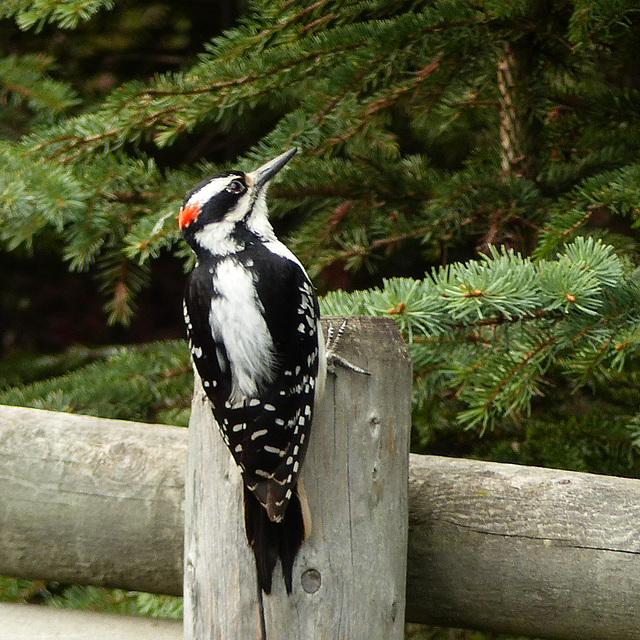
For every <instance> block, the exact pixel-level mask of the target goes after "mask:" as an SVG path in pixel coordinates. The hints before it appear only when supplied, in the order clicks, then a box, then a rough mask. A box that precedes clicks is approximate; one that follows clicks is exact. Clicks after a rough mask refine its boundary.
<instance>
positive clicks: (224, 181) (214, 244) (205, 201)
mask: <svg viewBox="0 0 640 640" xmlns="http://www.w3.org/2000/svg"><path fill="white" fill-rule="evenodd" d="M296 152H297V149H295V148H294V149H289V151H285V153H282V154H280V155H279V156H277V157H276V158H274V159H273V160H270V161H269V162H267V163H265V164H263V165H262V166H260V167H258V168H257V169H255V170H254V171H251V172H250V173H243V172H242V171H223V172H222V173H219V174H217V175H215V176H212V177H210V178H207V179H206V180H204V181H203V182H201V183H200V184H198V185H196V186H195V187H194V188H193V189H192V190H191V191H190V192H189V193H188V194H187V196H186V198H185V199H184V202H183V204H182V208H181V209H180V212H179V213H178V226H179V227H180V231H181V232H182V235H183V236H184V238H185V240H186V241H187V242H188V243H189V245H191V247H192V248H193V249H194V250H196V251H199V250H205V251H208V252H209V253H212V254H213V255H227V254H229V253H234V252H235V251H238V250H239V249H240V248H241V246H242V245H241V238H242V237H243V233H251V234H254V235H256V236H258V237H259V238H261V239H263V240H275V235H274V233H273V229H272V228H271V224H270V223H269V220H268V219H267V205H266V200H265V196H266V192H267V187H268V185H269V181H270V180H271V178H273V176H275V175H276V173H278V171H280V169H282V167H284V165H285V164H287V162H289V160H291V158H292V157H293V156H294V155H295V153H296Z"/></svg>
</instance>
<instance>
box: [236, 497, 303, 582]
mask: <svg viewBox="0 0 640 640" xmlns="http://www.w3.org/2000/svg"><path fill="white" fill-rule="evenodd" d="M300 493H301V495H302V501H301V499H300V496H299V495H298V490H297V489H296V491H294V493H293V495H292V496H291V500H290V501H289V505H288V506H287V510H286V512H285V515H284V518H283V519H282V521H281V522H272V521H271V520H270V519H269V516H268V515H267V512H266V510H265V509H264V507H263V506H262V505H261V504H260V502H258V499H257V498H256V497H255V496H254V495H253V493H252V492H251V491H250V490H249V489H248V488H247V487H246V486H245V487H244V522H245V529H246V532H247V540H248V541H249V545H250V546H251V548H252V549H253V554H254V556H255V560H256V570H257V573H258V586H259V587H260V588H261V589H262V591H264V592H265V593H266V594H269V593H271V584H272V581H273V571H274V569H275V566H276V564H277V562H278V559H279V560H280V563H281V565H282V575H283V577H284V584H285V587H286V589H287V593H289V594H290V593H291V590H292V573H293V563H294V561H295V559H296V555H297V554H298V551H299V549H300V545H301V544H302V542H303V541H304V539H305V538H306V537H307V534H308V531H306V530H305V525H307V529H308V522H309V521H308V507H307V506H306V497H305V496H304V492H303V491H302V490H301V492H300ZM305 510H306V513H305Z"/></svg>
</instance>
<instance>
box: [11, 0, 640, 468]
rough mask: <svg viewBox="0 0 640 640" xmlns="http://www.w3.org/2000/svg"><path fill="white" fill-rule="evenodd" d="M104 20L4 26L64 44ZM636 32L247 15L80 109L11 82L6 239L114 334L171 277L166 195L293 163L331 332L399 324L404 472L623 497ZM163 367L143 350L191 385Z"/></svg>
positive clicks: (19, 73) (302, 222)
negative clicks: (376, 318) (406, 355)
mask: <svg viewBox="0 0 640 640" xmlns="http://www.w3.org/2000/svg"><path fill="white" fill-rule="evenodd" d="M111 4H112V3H111V2H107V1H104V0H95V1H93V2H87V1H86V0H83V1H82V2H81V1H80V0H58V1H57V2H49V3H43V4H42V5H41V4H39V3H27V4H25V3H21V2H11V3H5V4H4V5H3V7H2V9H0V15H1V16H3V17H5V18H11V19H13V20H15V21H16V22H17V24H18V25H20V27H21V28H23V29H38V28H45V27H46V25H50V26H49V27H48V28H56V27H58V28H69V27H73V26H75V25H76V24H78V23H79V22H80V21H81V20H86V19H88V18H89V17H90V16H92V15H93V14H94V13H95V12H98V11H104V10H106V9H108V8H110V7H111ZM639 19H640V17H639V15H638V6H637V3H635V2H631V1H630V0H616V1H615V2H612V1H611V0H590V1H589V2H584V1H583V0H555V1H553V2H551V1H544V0H543V1H533V0H528V1H527V0H517V1H512V0H509V1H507V0H485V1H484V2H469V1H462V0H442V1H427V0H424V1H420V0H412V1H410V0H404V1H399V2H392V3H390V2H385V1H383V0H364V1H355V0H354V1H350V0H319V1H317V2H306V3H300V2H297V3H296V2H291V1H290V0H254V1H253V2H251V3H250V6H249V10H248V11H247V13H246V14H245V15H244V16H243V17H242V18H241V20H240V21H239V23H238V24H237V25H236V26H235V27H233V28H231V29H228V30H227V31H225V32H224V33H223V34H222V35H220V36H217V37H215V38H213V39H211V40H210V41H209V42H206V43H203V45H202V51H201V53H200V55H199V56H198V59H197V60H196V61H195V62H194V63H193V64H191V65H190V66H188V67H187V68H182V69H180V70H177V71H172V72H166V73H160V74H158V75H156V76H155V77H154V78H153V79H151V80H148V79H145V78H134V79H131V80H130V81H127V82H125V83H123V84H122V85H121V86H118V87H117V88H115V89H113V90H112V91H110V92H109V93H107V94H106V95H104V96H103V97H102V98H101V99H100V100H99V101H98V102H96V98H95V95H92V96H89V95H87V93H86V92H84V91H77V90H74V89H73V88H72V87H71V86H70V85H69V84H68V83H66V82H63V81H61V80H60V78H61V75H60V74H56V72H54V71H53V70H52V66H51V64H52V63H51V61H50V60H49V59H47V58H43V57H41V56H35V55H22V56H6V57H5V58H3V59H1V60H0V88H1V90H2V92H3V95H4V96H5V101H6V102H7V104H8V105H9V107H10V108H11V111H8V112H6V114H5V115H3V116H2V120H1V121H0V127H2V129H0V131H4V132H5V133H4V135H3V139H1V140H0V169H1V171H0V239H1V241H2V243H3V247H4V250H5V251H12V250H25V249H26V250H31V249H33V248H34V247H36V248H37V247H38V246H42V245H43V244H45V243H46V244H47V245H48V246H52V245H53V246H56V247H57V249H58V251H59V252H60V255H61V256H62V258H63V259H64V260H65V261H66V263H67V264H68V266H69V268H70V269H72V270H90V271H92V272H93V273H95V276H96V278H97V279H98V282H99V283H100V287H101V288H102V290H103V292H104V295H105V296H106V298H105V299H106V305H105V306H106V310H107V313H108V317H109V321H110V322H121V323H126V322H128V321H129V320H130V318H131V317H132V315H133V314H134V313H135V304H134V303H135V297H136V295H137V294H138V292H139V291H140V290H141V289H142V288H143V287H145V286H146V285H147V284H148V282H149V280H150V278H151V265H152V264H153V262H154V261H155V260H157V259H158V258H159V257H160V256H164V255H167V254H169V253H171V254H173V255H175V256H177V258H178V259H180V260H183V261H184V262H185V264H186V268H187V269H188V268H189V260H190V257H189V252H188V251H186V250H185V247H184V245H183V244H182V243H181V242H180V240H179V234H178V230H177V228H176V224H175V215H176V212H177V209H178V207H179V204H180V202H181V200H182V197H183V195H184V193H185V192H186V191H188V189H189V188H190V187H191V186H192V185H193V184H195V183H196V182H198V181H199V180H201V179H202V178H203V177H205V176H207V175H209V174H211V173H214V172H216V171H218V170H220V169H221V168H222V167H223V166H225V167H226V166H228V164H229V163H230V162H233V165H234V166H237V167H240V168H244V169H249V168H252V167H254V166H255V165H256V164H257V163H259V162H262V161H264V160H266V159H268V158H269V157H272V156H274V155H276V154H278V153H280V152H281V151H282V150H284V149H287V148H289V147H292V146H297V147H299V148H300V150H301V154H300V156H299V158H298V160H296V161H294V162H292V163H291V167H290V168H289V169H288V171H287V172H286V174H285V175H284V177H283V179H281V180H280V182H279V183H278V184H277V185H274V187H273V188H272V191H271V195H272V200H273V205H272V210H273V214H272V215H273V217H274V218H275V220H276V226H277V229H278V231H279V232H280V234H281V235H284V236H285V239H286V241H287V244H288V245H289V246H290V247H291V248H292V250H293V251H294V252H295V253H297V255H298V256H299V257H300V259H301V261H302V262H303V263H304V264H305V266H306V267H307V268H308V270H309V273H310V275H311V276H312V277H313V278H314V279H315V282H316V284H317V286H318V287H319V289H320V291H321V292H323V293H327V295H326V297H325V298H324V300H323V309H324V311H325V312H327V313H368V314H376V315H382V316H389V315H390V316H391V317H393V318H394V319H395V320H396V321H397V322H398V325H399V327H400V329H401V331H402V332H403V335H404V336H405V337H406V339H407V341H408V343H409V345H410V348H411V352H412V356H413V358H414V370H415V394H414V398H415V401H414V427H415V428H414V445H415V448H416V450H420V451H430V452H445V453H448V454H456V455H473V456H478V457H488V458H492V459H498V460H504V461H516V462H525V463H535V464H545V465H552V466H562V467H565V468H571V469H581V470H590V471H599V472H607V473H617V474H627V475H638V473H639V472H640V461H639V459H638V456H637V453H636V444H637V443H638V442H640V413H639V411H638V405H639V402H638V401H639V400H640V397H639V395H640V393H639V389H640V386H639V383H640V374H639V367H638V364H639V363H638V346H639V342H640V330H638V326H640V325H639V320H640V290H639V284H638V283H639V272H638V270H637V266H638V265H637V262H638V248H639V247H638V233H637V226H638V216H639V213H640V186H639V185H640V165H639V164H638V158H639V157H640V156H639V153H638V152H639V150H640V118H639V117H638V112H639V111H640V77H639V76H638V70H637V62H636V58H635V56H636V51H637V50H638V45H640V28H639V22H638V21H639ZM51 25H52V26H51ZM54 78H55V79H54ZM222 140H225V141H227V144H226V146H225V145H222V144H221V141H222ZM229 141H231V143H229ZM221 148H222V149H224V150H226V152H224V151H223V152H222V153H221V152H220V149H221ZM194 149H196V150H197V158H195V157H194V153H193V150H194ZM236 155H238V156H239V157H237V158H236V157H235V156H236ZM425 274H426V275H425ZM336 288H341V289H344V290H346V291H347V292H345V291H336V292H331V290H333V289H336ZM175 348H176V345H175V344H173V343H172V344H168V345H163V344H158V345H154V346H152V347H148V349H150V350H151V352H154V351H155V352H156V353H157V354H158V355H157V357H158V358H159V359H160V358H161V354H163V353H164V354H170V355H169V360H170V361H171V365H170V368H171V369H172V370H175V368H176V366H177V367H178V368H180V367H182V368H183V369H184V371H187V370H188V363H187V354H186V351H185V352H184V355H183V356H182V358H183V359H182V360H181V361H180V363H176V361H175V360H171V354H172V353H173V352H172V350H173V349H175ZM159 361H160V360H158V362H159ZM94 366H98V365H94ZM107 366H111V367H112V366H113V359H111V360H109V363H108V364H107ZM120 366H122V367H123V369H120V371H123V372H125V373H126V371H127V369H126V367H127V366H131V360H128V359H127V358H121V359H120V360H118V367H120ZM74 375H76V374H74ZM77 375H78V376H83V375H94V376H95V375H98V374H96V369H93V370H92V373H91V374H88V373H86V372H84V373H83V371H82V370H79V371H78V373H77ZM105 377H106V373H105ZM123 379H128V378H127V375H123ZM45 384H49V383H45ZM153 384H155V382H154V383H153ZM62 386H64V385H62ZM52 389H53V387H46V386H45V387H43V386H37V385H36V386H33V387H27V388H25V389H18V390H15V389H11V390H7V391H5V392H4V395H3V396H2V397H0V401H4V402H20V403H25V404H28V403H30V402H38V403H40V404H39V406H43V403H42V397H47V394H49V393H51V392H52ZM61 393H65V394H66V395H65V396H64V398H63V399H61V397H60V396H58V398H57V401H56V402H58V404H54V406H56V407H64V408H67V409H70V410H75V411H92V407H91V406H89V405H86V404H84V403H83V401H82V399H81V398H78V397H72V395H71V394H70V393H69V392H67V391H64V390H63V391H62V392H61ZM119 393H122V391H117V392H115V395H116V396H117V395H118V394H119ZM138 393H142V392H141V391H140V390H139V391H138ZM145 393H146V392H145ZM142 395H144V394H142ZM178 395H179V394H178ZM105 397H107V396H106V395H105ZM185 397H188V392H187V394H186V395H185ZM160 405H162V406H164V407H165V408H164V409H158V406H159V405H158V403H157V398H156V404H154V403H153V402H151V403H150V404H149V405H148V406H149V407H153V408H150V409H149V410H148V413H147V414H146V416H147V417H148V418H150V419H153V418H156V417H157V416H158V413H157V411H161V413H162V412H163V411H164V410H165V409H166V406H165V405H163V404H162V402H161V403H160ZM171 409H172V411H173V409H175V410H176V411H178V410H179V407H171ZM137 411H138V413H137V414H136V415H140V413H142V414H144V410H143V409H140V408H139V407H138V408H137ZM162 415H164V416H165V419H170V416H175V413H170V414H166V413H165V414H162ZM183 418H184V416H183ZM482 434H483V436H484V437H482V438H480V435H482Z"/></svg>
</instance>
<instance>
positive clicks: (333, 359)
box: [326, 318, 371, 376]
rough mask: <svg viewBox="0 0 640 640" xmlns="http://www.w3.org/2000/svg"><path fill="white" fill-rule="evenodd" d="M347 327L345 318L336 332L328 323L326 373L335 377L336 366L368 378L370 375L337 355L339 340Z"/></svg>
mask: <svg viewBox="0 0 640 640" xmlns="http://www.w3.org/2000/svg"><path fill="white" fill-rule="evenodd" d="M346 326H347V319H346V318H345V319H344V320H343V321H342V324H341V325H340V328H339V329H338V331H334V330H333V324H331V323H329V327H328V329H327V343H326V354H327V371H328V372H329V373H332V374H333V375H335V373H336V365H340V366H341V367H343V368H344V369H349V370H350V371H355V373H361V374H362V375H365V376H370V375H371V373H370V372H369V371H367V370H365V369H363V368H362V367H359V366H358V365H355V364H353V363H352V362H349V361H348V360H346V359H345V358H343V357H342V356H341V355H339V354H338V352H337V351H338V343H339V342H340V338H342V334H343V333H344V330H345V327H346Z"/></svg>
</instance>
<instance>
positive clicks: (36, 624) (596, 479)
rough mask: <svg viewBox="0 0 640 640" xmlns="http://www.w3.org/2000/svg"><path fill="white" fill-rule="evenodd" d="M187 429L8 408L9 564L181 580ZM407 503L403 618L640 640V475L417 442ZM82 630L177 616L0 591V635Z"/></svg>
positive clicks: (74, 579)
mask: <svg viewBox="0 0 640 640" xmlns="http://www.w3.org/2000/svg"><path fill="white" fill-rule="evenodd" d="M365 364H366V366H368V367H369V368H371V367H374V366H375V363H373V362H372V360H371V358H369V360H368V361H367V362H366V363H365ZM385 366H386V365H385ZM339 381H340V377H338V382H339ZM338 382H337V383H336V384H338ZM364 388H365V386H363V389H364ZM367 393H369V392H367ZM338 396H339V394H338ZM342 397H343V400H346V399H347V396H342ZM351 399H352V398H351ZM354 402H355V403H356V404H358V403H357V399H356V400H355V401H354ZM187 439H188V438H187V430H186V429H181V428H178V427H168V426H161V425H147V424H137V423H131V422H123V421H117V420H104V419H98V418H91V417H86V416H79V415H69V414H62V413H53V412H47V411H38V410H33V409H24V408H18V407H1V408H0V575H13V576H21V577H25V578H38V579H45V580H57V581H60V582H65V583H74V584H93V585H103V586H111V587H120V588H124V589H132V590H142V591H150V592H154V593H168V594H180V593H182V584H183V569H182V567H183V559H182V557H183V538H184V516H183V513H184V491H185V470H186V464H187V463H186V457H187V446H188V443H187ZM408 505H409V537H408V554H407V558H408V568H407V583H406V619H407V620H408V621H413V622H427V623H430V624H436V625H441V626H453V627H468V628H476V629H484V630H488V631H496V632H505V633H513V634H522V635H528V636H532V637H540V638H552V639H553V638H555V639H558V640H564V639H566V640H618V639H619V640H623V639H624V640H640V598H638V593H640V481H639V480H631V479H623V478H614V477H605V476H598V475H590V474H582V473H573V472H567V471H555V470H549V469H539V468H532V467H523V466H515V465H505V464H496V463H486V462H477V461H470V460H458V459H448V458H438V457H432V456H416V455H412V456H410V464H409V494H408ZM373 552H375V551H372V553H373ZM87 637H92V638H96V639H97V640H111V639H112V638H113V640H115V639H116V638H117V639H118V640H144V639H145V638H147V637H148V638H151V637H153V638H155V639H157V640H174V639H175V640H177V639H178V638H181V637H182V625H181V624H180V623H174V622H167V621H156V620H147V619H138V618H130V617H125V616H110V615H106V614H97V613H83V612H69V611H61V610H52V609H46V608H42V607H36V606H26V605H10V604H0V638H2V640H18V639H20V640H22V639H26V638H29V639H32V640H53V638H65V639H67V640H75V639H76V638H78V639H80V638H87ZM350 637H352V638H354V639H356V640H357V638H358V636H355V635H352V636H350ZM362 637H366V636H362Z"/></svg>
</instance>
